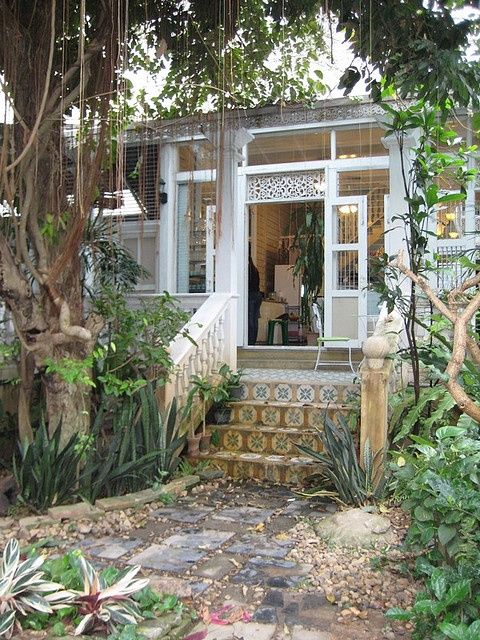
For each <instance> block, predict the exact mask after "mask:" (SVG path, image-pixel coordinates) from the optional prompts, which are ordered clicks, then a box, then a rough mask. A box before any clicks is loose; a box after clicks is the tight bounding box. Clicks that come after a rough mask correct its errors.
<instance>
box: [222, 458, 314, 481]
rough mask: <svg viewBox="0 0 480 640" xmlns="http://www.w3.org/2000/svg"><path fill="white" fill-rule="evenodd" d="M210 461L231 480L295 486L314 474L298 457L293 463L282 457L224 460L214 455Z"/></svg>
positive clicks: (309, 464) (310, 464)
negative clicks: (261, 481) (251, 479)
mask: <svg viewBox="0 0 480 640" xmlns="http://www.w3.org/2000/svg"><path fill="white" fill-rule="evenodd" d="M267 458H268V460H267ZM210 459H211V460H212V463H213V464H214V465H215V466H216V467H218V468H221V469H222V471H224V472H225V473H226V474H227V475H229V476H231V477H233V478H239V479H240V478H254V479H256V480H266V481H268V482H273V483H276V484H289V485H297V484H300V483H302V482H303V481H304V480H305V479H306V478H307V477H308V476H309V475H312V473H314V472H315V466H314V465H313V463H311V461H309V462H305V461H304V462H302V461H300V459H299V458H298V457H297V458H295V459H294V462H293V463H292V462H291V460H292V458H285V457H284V456H258V457H256V458H253V459H248V458H244V457H243V456H242V458H241V459H240V458H239V457H236V456H235V457H231V458H229V459H228V460H226V459H225V458H218V457H217V455H215V456H210Z"/></svg>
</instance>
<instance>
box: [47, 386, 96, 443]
mask: <svg viewBox="0 0 480 640" xmlns="http://www.w3.org/2000/svg"><path fill="white" fill-rule="evenodd" d="M44 385H45V396H46V402H47V420H48V431H49V434H50V436H52V435H53V433H54V432H55V430H56V429H57V427H58V426H59V425H61V434H60V445H61V446H62V447H63V446H65V444H66V443H67V442H68V440H69V439H70V438H71V437H72V435H74V434H75V433H78V434H85V433H88V431H89V428H90V391H91V390H90V387H89V386H87V385H84V384H79V383H75V384H71V383H68V382H65V380H62V378H61V377H60V376H59V375H58V374H56V373H53V374H46V375H45V376H44Z"/></svg>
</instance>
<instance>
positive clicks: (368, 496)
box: [297, 414, 385, 506]
mask: <svg viewBox="0 0 480 640" xmlns="http://www.w3.org/2000/svg"><path fill="white" fill-rule="evenodd" d="M337 419H338V424H336V423H335V422H334V421H333V420H332V419H331V418H330V417H329V416H328V415H325V422H324V426H323V429H317V431H318V437H319V438H320V441H321V443H322V448H323V451H321V452H318V451H314V450H313V449H311V448H310V447H307V446H305V445H300V444H297V448H298V449H300V451H302V452H303V453H306V454H307V455H308V456H310V457H311V458H313V459H314V460H315V461H317V462H319V463H320V472H321V474H322V475H323V477H324V478H325V480H326V481H327V482H328V483H329V484H331V485H333V486H334V487H335V491H336V495H338V497H339V499H340V500H341V501H342V502H343V503H344V504H350V505H356V506H363V505H366V504H369V503H370V502H372V500H375V499H377V498H378V497H379V496H380V495H381V493H382V492H383V489H384V484H385V483H384V482H381V483H376V482H375V470H374V456H373V455H372V451H371V448H370V445H369V443H368V441H367V442H366V444H365V451H364V462H365V468H364V469H362V467H361V466H360V462H359V460H358V454H357V447H356V445H355V442H354V440H353V437H352V434H351V432H350V429H349V427H348V423H347V421H346V419H345V417H344V416H343V415H341V414H339V415H338V416H337ZM321 493H322V492H319V493H318V494H317V495H320V494H321ZM323 493H324V494H325V495H328V492H323Z"/></svg>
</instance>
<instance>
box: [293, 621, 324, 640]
mask: <svg viewBox="0 0 480 640" xmlns="http://www.w3.org/2000/svg"><path fill="white" fill-rule="evenodd" d="M291 640H333V636H332V634H331V633H328V631H316V630H315V629H306V628H305V627H302V626H301V625H298V624H296V625H294V626H293V627H292V629H291Z"/></svg>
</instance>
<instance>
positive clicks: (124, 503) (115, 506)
mask: <svg viewBox="0 0 480 640" xmlns="http://www.w3.org/2000/svg"><path fill="white" fill-rule="evenodd" d="M199 482H200V478H199V477H198V476H185V477H184V478H178V479H177V480H172V482H169V483H168V484H163V485H161V486H160V487H159V488H158V489H144V490H143V491H137V492H136V493H127V494H126V495H124V496H114V497H113V498H100V500H97V501H96V503H95V506H96V507H99V508H100V509H103V510H104V511H113V510H119V509H134V508H136V507H140V506H143V505H144V504H147V503H149V502H156V501H157V500H159V499H161V497H162V496H165V495H177V496H178V495H181V494H182V493H183V491H185V490H186V489H188V488H189V487H193V486H195V485H196V484H198V483H199Z"/></svg>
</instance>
